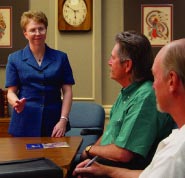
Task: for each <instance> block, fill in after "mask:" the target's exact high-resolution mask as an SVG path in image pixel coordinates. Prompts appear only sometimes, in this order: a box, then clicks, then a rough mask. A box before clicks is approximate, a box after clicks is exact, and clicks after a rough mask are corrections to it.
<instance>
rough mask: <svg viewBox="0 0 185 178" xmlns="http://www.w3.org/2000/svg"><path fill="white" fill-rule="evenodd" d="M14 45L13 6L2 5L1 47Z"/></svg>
mask: <svg viewBox="0 0 185 178" xmlns="http://www.w3.org/2000/svg"><path fill="white" fill-rule="evenodd" d="M11 47H12V7H11V6H7V7H6V6H0V48H11Z"/></svg>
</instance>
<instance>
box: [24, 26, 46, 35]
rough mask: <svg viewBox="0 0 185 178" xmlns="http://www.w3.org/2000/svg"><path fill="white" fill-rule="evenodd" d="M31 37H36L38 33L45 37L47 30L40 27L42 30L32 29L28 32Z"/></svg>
mask: <svg viewBox="0 0 185 178" xmlns="http://www.w3.org/2000/svg"><path fill="white" fill-rule="evenodd" d="M27 32H28V33H29V34H30V35H36V34H37V33H39V34H41V35H44V34H45V33H46V29H45V28H43V27H40V28H36V29H35V28H34V29H31V30H29V31H27Z"/></svg>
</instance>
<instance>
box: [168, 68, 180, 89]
mask: <svg viewBox="0 0 185 178" xmlns="http://www.w3.org/2000/svg"><path fill="white" fill-rule="evenodd" d="M179 82H180V80H179V77H178V75H177V73H176V72H174V71H170V72H169V74H168V85H169V88H170V91H171V92H173V91H175V90H176V88H177V87H178V85H179V84H180V83H179Z"/></svg>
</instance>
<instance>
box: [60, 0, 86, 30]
mask: <svg viewBox="0 0 185 178" xmlns="http://www.w3.org/2000/svg"><path fill="white" fill-rule="evenodd" d="M86 16H87V6H86V3H85V2H84V0H66V1H65V2H64V5H63V17H64V19H65V21H66V22H67V23H68V24H70V25H72V26H74V27H77V26H79V25H81V24H82V23H83V22H84V20H85V18H86Z"/></svg>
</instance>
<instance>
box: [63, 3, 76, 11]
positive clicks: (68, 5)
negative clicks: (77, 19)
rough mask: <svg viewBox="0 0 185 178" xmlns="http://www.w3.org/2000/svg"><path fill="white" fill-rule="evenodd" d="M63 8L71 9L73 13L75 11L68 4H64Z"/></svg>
mask: <svg viewBox="0 0 185 178" xmlns="http://www.w3.org/2000/svg"><path fill="white" fill-rule="evenodd" d="M65 6H66V7H68V8H69V9H71V10H72V11H73V12H75V10H74V9H73V8H72V7H70V6H69V5H68V4H66V5H65Z"/></svg>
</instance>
